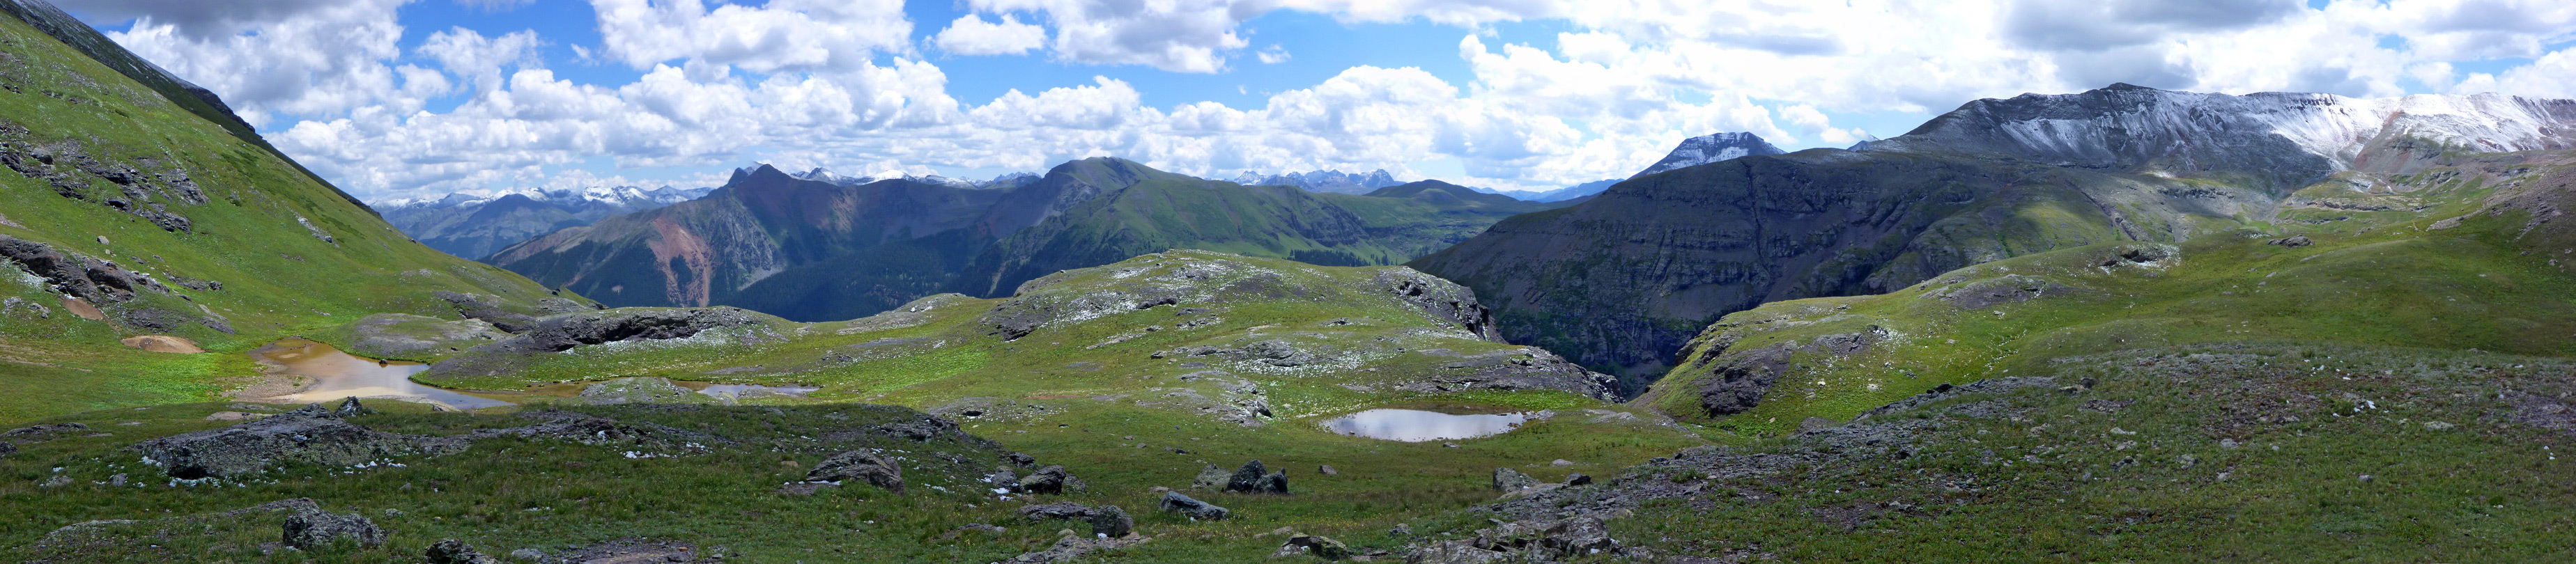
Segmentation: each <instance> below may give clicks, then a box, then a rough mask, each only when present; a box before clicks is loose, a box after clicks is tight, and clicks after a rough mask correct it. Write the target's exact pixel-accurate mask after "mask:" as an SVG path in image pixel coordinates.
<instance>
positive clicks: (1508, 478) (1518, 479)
mask: <svg viewBox="0 0 2576 564" xmlns="http://www.w3.org/2000/svg"><path fill="white" fill-rule="evenodd" d="M1538 484H1539V481H1538V478H1532V477H1529V475H1528V474H1522V473H1521V472H1520V471H1519V470H1513V469H1510V468H1495V469H1494V489H1497V490H1502V491H1507V492H1514V491H1520V490H1526V489H1530V488H1535V487H1538Z"/></svg>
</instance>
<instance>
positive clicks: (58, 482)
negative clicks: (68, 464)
mask: <svg viewBox="0 0 2576 564" xmlns="http://www.w3.org/2000/svg"><path fill="white" fill-rule="evenodd" d="M68 485H72V477H71V476H65V475H61V474H55V475H54V477H51V478H46V479H45V482H44V483H41V484H36V487H39V488H59V487H63V486H68Z"/></svg>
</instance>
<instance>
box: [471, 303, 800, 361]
mask: <svg viewBox="0 0 2576 564" xmlns="http://www.w3.org/2000/svg"><path fill="white" fill-rule="evenodd" d="M760 323H761V318H760V317H758V316H755V315H754V314H752V313H751V312H748V311H744V310H743V309H741V308H732V307H693V308H624V309H613V310H607V311H586V312H580V313H566V314H560V315H550V316H546V317H544V318H540V319H538V320H537V322H536V327H535V328H533V329H531V330H530V331H528V332H527V333H526V334H522V335H519V336H518V337H515V338H512V339H511V340H510V341H505V342H504V343H508V344H512V345H513V346H515V347H517V348H523V349H527V350H538V351H549V352H561V351H567V350H572V348H573V347H577V346H581V345H597V344H603V343H614V342H619V341H640V340H666V339H686V338H689V337H695V336H697V334H698V333H700V332H704V331H707V330H710V329H723V328H728V327H742V326H747V325H759V324H760Z"/></svg>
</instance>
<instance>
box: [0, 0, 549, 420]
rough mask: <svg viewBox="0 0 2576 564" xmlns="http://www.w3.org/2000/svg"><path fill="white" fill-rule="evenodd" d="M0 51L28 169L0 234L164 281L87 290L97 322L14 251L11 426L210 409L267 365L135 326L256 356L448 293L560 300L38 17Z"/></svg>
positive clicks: (425, 305) (0, 88) (11, 123)
mask: <svg viewBox="0 0 2576 564" xmlns="http://www.w3.org/2000/svg"><path fill="white" fill-rule="evenodd" d="M0 55H5V56H0V143H5V147H0V161H5V162H7V163H9V164H10V168H11V169H12V170H11V171H0V186H5V189H0V216H5V217H6V218H7V219H6V220H0V236H6V237H11V238H15V239H18V240H22V241H26V242H31V243H34V244H39V245H42V246H43V247H47V248H51V249H52V250H54V251H55V252H59V253H63V254H64V255H65V256H67V257H73V258H74V260H77V258H78V257H87V258H92V259H97V260H100V261H107V262H112V263H114V265H113V268H104V267H103V268H102V269H100V270H99V271H100V272H119V271H122V272H128V273H132V274H133V275H138V276H141V277H143V278H145V279H148V281H147V282H142V283H141V284H142V285H140V286H137V287H136V288H135V289H134V290H133V291H131V292H130V295H124V294H129V293H128V292H110V294H117V295H100V296H96V297H93V299H90V300H87V301H90V302H93V303H91V304H90V305H92V306H95V307H96V308H97V309H98V310H100V313H101V314H102V318H103V319H101V320H95V321H94V320H89V319H85V318H83V317H81V316H79V315H76V314H75V313H74V312H73V309H74V308H73V307H69V306H67V305H66V304H65V301H64V298H65V297H66V296H65V295H64V294H61V293H58V292H57V290H56V289H55V288H54V286H56V285H58V284H59V283H60V282H61V281H58V280H48V279H46V278H44V277H40V276H35V275H33V274H31V273H30V271H29V270H27V269H26V268H24V267H23V266H22V265H20V264H19V263H16V262H10V261H7V260H6V259H0V263H6V268H5V269H0V274H5V275H0V279H5V280H0V297H5V298H6V299H7V300H9V302H8V305H7V306H5V307H0V310H5V311H0V317H5V318H6V319H7V321H6V322H5V323H0V374H4V375H5V376H6V378H0V379H5V380H6V381H7V384H6V386H7V388H8V390H9V392H10V393H8V394H5V395H6V397H5V398H0V420H11V421H15V420H24V419H28V418H32V417H37V416H42V415H50V414H59V413H68V412H74V411H83V410H89V409H97V408H103V407H109V406H118V405H148V404H154V403H166V402H172V401H197V400H202V399H206V398H210V397H212V394H213V392H214V391H215V390H216V388H217V384H218V382H220V381H221V380H222V379H224V378H227V377H238V376H246V375H249V374H251V372H249V371H248V370H246V369H247V366H248V365H247V363H246V362H245V361H242V360H241V359H240V358H239V356H238V355H169V354H158V353H144V352H141V351H135V350H132V349H128V348H126V347H124V346H122V345H120V344H118V342H117V341H118V339H120V338H122V337H126V336H131V335H136V334H146V333H152V334H170V335H178V336H183V337H187V338H191V339H195V340H196V341H197V342H198V343H199V344H200V345H203V346H204V347H206V348H207V349H209V350H214V351H218V352H240V351H244V350H248V349H250V348H252V347H255V346H258V345H259V344H261V343H265V342H267V341H270V340H274V339H276V338H278V337H281V336H285V335H289V334H292V333H294V332H296V331H300V330H304V329H307V328H312V327H319V326H328V325H334V324H338V323H344V322H346V321H347V320H349V319H353V318H354V317H356V316H359V315H364V314H367V313H373V312H387V311H393V312H410V313H419V314H424V315H437V316H443V317H448V318H454V317H456V315H457V310H456V308H455V307H454V306H452V305H450V304H449V303H448V302H446V301H444V300H441V299H439V298H438V297H436V296H435V295H433V293H434V292H437V291H452V292H462V293H480V294H486V295H496V296H500V297H501V298H502V299H503V300H504V301H513V302H517V303H523V304H524V303H528V302H533V301H534V300H535V299H537V298H540V297H545V296H546V292H545V290H544V289H543V288H540V287H538V286H537V285H535V284H533V283H530V282H528V281H527V280H525V279H522V278H520V277H518V276H517V275H513V274H510V273H508V272H504V271H501V270H500V269H497V268H492V267H489V266H485V265H480V264H475V263H471V262H467V261H464V260H459V259H456V258H454V257H449V256H447V255H444V254H441V253H438V252H437V251H433V250H430V249H427V248H425V247H422V246H420V245H418V244H415V243H412V242H411V241H410V240H409V239H406V238H404V237H403V236H402V234H400V233H397V232H395V231H394V230H393V229H392V228H390V227H388V226H386V225H385V223H384V222H383V221H381V220H379V219H377V218H376V216H375V215H374V214H372V213H370V212H369V211H368V210H367V209H366V208H364V207H361V206H359V205H357V204H355V203H353V202H351V201H349V200H348V199H347V198H346V197H344V196H342V195H341V194H340V193H339V192H338V191H337V190H334V189H332V188H331V187H330V186H327V185H324V184H322V183H320V182H318V181H315V180H314V179H313V178H312V177H310V176H309V175H307V174H305V173H303V172H302V171H301V170H299V169H297V168H296V167H295V165H294V164H293V163H291V162H288V161H286V160H284V159H281V158H278V157H277V156H276V155H275V154H274V153H272V152H270V151H268V150H267V149H265V148H263V147H260V146H257V145H254V144H251V143H248V142H245V141H243V140H242V138H240V137H236V136H235V135H234V132H233V131H230V130H228V129H226V127H224V126H223V125H222V124H217V123H213V122H210V121H208V120H207V119H205V118H204V117H201V116H200V115H198V114H196V113H191V112H190V110H189V108H188V107H186V106H183V105H181V104H175V103H172V102H171V101H170V100H169V99H168V98H165V97H163V95H162V94H161V93H159V92H157V91H155V90H153V89H151V88H148V87H145V86H143V85H141V84H138V83H136V82H134V81H133V80H131V79H129V78H127V77H126V76H124V75H122V74H119V73H117V72H116V71H114V70H111V69H109V68H108V67H105V66H102V65H100V64H99V63H98V62H97V61H95V60H92V59H90V58H88V57H84V56H82V54H81V53H79V52H77V51H75V50H73V49H71V48H69V47H67V46H65V45H64V44H63V43H61V42H59V41H56V40H55V39H53V38H52V37H50V36H47V35H45V34H43V33H40V32H38V31H37V30H35V29H34V28H32V27H30V26H28V25H27V24H26V23H24V22H22V21H19V20H17V19H14V18H0ZM326 238H327V240H326ZM28 248H30V249H33V248H36V247H28ZM73 272H78V271H77V270H75V271H73ZM89 277H91V278H95V277H96V276H89ZM138 280H140V279H138ZM218 284H220V286H218Z"/></svg>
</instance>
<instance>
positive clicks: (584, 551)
mask: <svg viewBox="0 0 2576 564" xmlns="http://www.w3.org/2000/svg"><path fill="white" fill-rule="evenodd" d="M721 550H723V549H722V548H721V547H720V548H718V549H717V550H711V551H707V553H706V554H699V553H698V547H697V546H695V545H691V544H688V543H683V542H679V541H652V540H645V539H641V538H635V537H627V538H622V539H617V540H613V541H608V542H603V543H599V544H594V545H590V546H587V547H583V548H580V549H577V550H574V551H572V552H567V553H564V554H563V555H561V556H556V557H554V558H553V559H551V560H543V562H548V563H562V564H626V563H629V562H633V563H638V564H640V563H644V562H692V561H699V560H706V561H721V560H724V555H723V554H722V553H721V552H720V551H721ZM512 554H516V553H512Z"/></svg>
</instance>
